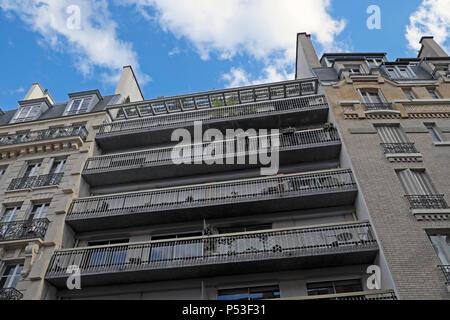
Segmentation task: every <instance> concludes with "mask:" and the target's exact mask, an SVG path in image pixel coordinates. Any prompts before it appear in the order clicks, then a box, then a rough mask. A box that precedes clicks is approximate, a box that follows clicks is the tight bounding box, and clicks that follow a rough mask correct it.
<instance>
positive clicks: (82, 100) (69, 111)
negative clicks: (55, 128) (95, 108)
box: [64, 95, 94, 116]
mask: <svg viewBox="0 0 450 320" xmlns="http://www.w3.org/2000/svg"><path fill="white" fill-rule="evenodd" d="M93 98H94V97H93V96H92V95H90V96H84V97H77V98H73V99H72V100H71V101H70V102H69V104H68V107H67V109H66V111H65V112H64V115H66V116H74V115H78V114H84V113H88V112H89V109H90V106H91V103H92V101H93ZM76 101H80V103H79V104H78V107H77V109H76V110H75V111H74V110H72V107H73V105H74V104H75V102H76ZM86 101H89V103H88V105H87V106H86V108H85V109H84V108H82V107H83V105H84V104H85V102H86ZM80 110H84V111H83V112H80Z"/></svg>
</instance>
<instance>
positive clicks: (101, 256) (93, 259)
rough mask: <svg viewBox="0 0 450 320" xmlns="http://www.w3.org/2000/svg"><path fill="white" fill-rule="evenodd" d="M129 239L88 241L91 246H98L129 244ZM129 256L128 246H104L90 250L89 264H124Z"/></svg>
mask: <svg viewBox="0 0 450 320" xmlns="http://www.w3.org/2000/svg"><path fill="white" fill-rule="evenodd" d="M128 242H129V239H117V240H105V241H91V242H89V243H88V246H89V247H96V246H110V245H115V244H127V243H128ZM126 258H127V247H122V246H118V247H111V248H108V247H106V248H102V249H98V250H92V251H89V258H88V261H89V266H90V267H96V266H111V265H118V264H124V263H125V262H126Z"/></svg>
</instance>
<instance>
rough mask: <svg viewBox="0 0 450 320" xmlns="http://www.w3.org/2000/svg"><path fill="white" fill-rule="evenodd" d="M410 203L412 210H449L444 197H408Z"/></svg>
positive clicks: (440, 195)
mask: <svg viewBox="0 0 450 320" xmlns="http://www.w3.org/2000/svg"><path fill="white" fill-rule="evenodd" d="M405 197H406V199H407V200H408V201H409V204H410V206H411V209H448V205H447V202H446V201H445V199H444V195H442V194H435V195H408V196H405Z"/></svg>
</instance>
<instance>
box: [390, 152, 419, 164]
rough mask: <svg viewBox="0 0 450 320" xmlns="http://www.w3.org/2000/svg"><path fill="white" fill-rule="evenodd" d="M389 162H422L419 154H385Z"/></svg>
mask: <svg viewBox="0 0 450 320" xmlns="http://www.w3.org/2000/svg"><path fill="white" fill-rule="evenodd" d="M386 158H387V159H388V160H389V162H422V161H423V158H422V154H421V153H386Z"/></svg>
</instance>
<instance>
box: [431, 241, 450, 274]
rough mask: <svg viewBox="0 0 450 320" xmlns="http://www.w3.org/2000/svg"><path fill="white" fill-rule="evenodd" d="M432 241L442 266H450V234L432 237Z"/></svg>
mask: <svg viewBox="0 0 450 320" xmlns="http://www.w3.org/2000/svg"><path fill="white" fill-rule="evenodd" d="M430 240H431V243H432V244H433V247H434V250H436V254H437V255H438V256H439V259H440V260H441V262H442V264H443V265H446V266H448V265H450V234H434V235H430Z"/></svg>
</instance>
